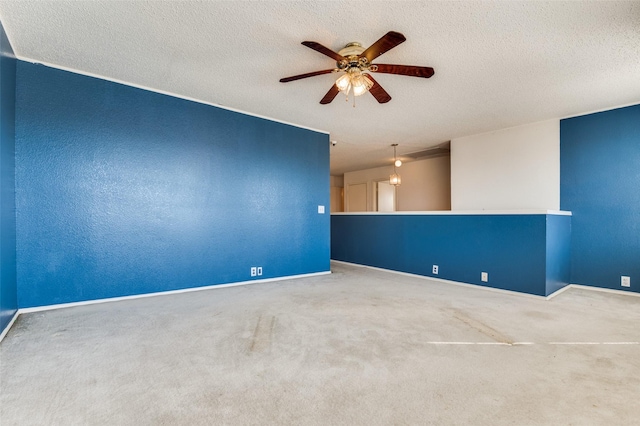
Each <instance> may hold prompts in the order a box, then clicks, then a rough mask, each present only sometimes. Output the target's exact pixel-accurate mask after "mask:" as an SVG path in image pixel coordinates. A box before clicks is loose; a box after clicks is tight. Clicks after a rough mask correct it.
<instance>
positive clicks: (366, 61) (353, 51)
mask: <svg viewBox="0 0 640 426" xmlns="http://www.w3.org/2000/svg"><path fill="white" fill-rule="evenodd" d="M405 40H406V38H405V37H404V35H402V34H400V33H398V32H395V31H389V32H388V33H386V34H385V35H384V36H382V37H381V38H380V39H379V40H378V41H376V42H375V43H373V44H372V45H371V46H369V47H368V48H367V49H365V48H363V47H362V45H360V43H349V44H347V45H346V46H345V47H344V48H343V49H341V50H340V51H339V52H337V53H336V52H334V51H333V50H331V49H329V48H328V47H325V46H323V45H321V44H320V43H317V42H315V41H303V42H302V44H303V45H305V46H307V47H309V48H311V49H313V50H315V51H317V52H320V53H322V54H323V55H326V56H328V57H330V58H332V59H335V60H336V61H337V63H336V65H337V66H336V68H332V69H327V70H322V71H314V72H309V73H306V74H299V75H294V76H291V77H285V78H281V79H280V82H281V83H288V82H290V81H294V80H300V79H302V78H307V77H315V76H316V75H322V74H329V73H333V72H344V74H343V75H342V76H340V77H339V78H338V80H337V81H336V83H335V84H334V85H333V86H331V89H329V91H328V92H327V94H326V95H324V97H323V98H322V100H321V101H320V103H321V104H323V105H324V104H328V103H331V101H333V100H334V99H335V97H336V96H337V95H338V93H339V92H343V93H345V95H347V100H349V93H350V92H353V95H354V96H360V95H362V94H364V93H366V92H370V93H371V94H372V95H373V97H374V98H376V100H377V101H378V102H379V103H381V104H384V103H386V102H389V101H390V100H391V96H389V94H388V93H387V92H386V91H385V90H384V89H383V88H382V86H380V84H378V82H377V81H376V80H375V79H374V78H373V77H372V76H371V74H370V73H376V72H378V73H385V74H400V75H408V76H411V77H423V78H429V77H431V76H432V75H433V68H431V67H417V66H412V65H388V64H372V63H371V62H372V61H373V60H374V59H376V58H377V57H378V56H380V55H382V54H383V53H385V52H387V51H389V50H391V49H393V48H394V47H396V46H397V45H399V44H400V43H402V42H404V41H405ZM354 106H355V104H354Z"/></svg>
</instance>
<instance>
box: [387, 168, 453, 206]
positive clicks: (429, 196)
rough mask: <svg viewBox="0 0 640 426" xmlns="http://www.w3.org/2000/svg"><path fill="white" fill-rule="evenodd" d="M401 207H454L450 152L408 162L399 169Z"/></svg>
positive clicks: (399, 200)
mask: <svg viewBox="0 0 640 426" xmlns="http://www.w3.org/2000/svg"><path fill="white" fill-rule="evenodd" d="M398 172H399V174H400V176H402V184H401V185H400V186H399V187H398V210H399V211H421V210H451V161H450V158H449V156H448V155H446V156H442V157H435V158H429V159H425V160H419V161H412V162H410V163H404V164H403V165H402V167H400V168H399V169H398Z"/></svg>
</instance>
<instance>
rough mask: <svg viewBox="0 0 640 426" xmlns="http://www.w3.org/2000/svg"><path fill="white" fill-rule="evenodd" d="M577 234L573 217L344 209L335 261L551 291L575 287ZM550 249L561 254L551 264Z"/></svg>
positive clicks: (335, 223) (334, 242)
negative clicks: (572, 262) (571, 283)
mask: <svg viewBox="0 0 640 426" xmlns="http://www.w3.org/2000/svg"><path fill="white" fill-rule="evenodd" d="M547 221H550V222H551V227H549V228H548V226H547ZM570 232H571V217H570V216H563V217H560V218H555V217H550V215H544V214H539V215H490V214H487V215H448V214H447V215H419V214H418V215H413V214H409V215H403V214H393V215H384V214H375V215H358V214H347V215H340V214H337V215H332V216H331V258H332V259H335V260H341V261H345V262H351V263H357V264H361V265H368V266H375V267H379V268H384V269H390V270H394V271H401V272H407V273H412V274H417V275H423V276H427V277H436V278H442V279H447V280H452V281H458V282H463V283H469V284H477V285H484V286H489V287H494V288H499V289H504V290H512V291H519V292H524V293H530V294H535V295H540V296H547V295H549V294H550V293H552V292H553V291H555V290H557V289H558V288H560V287H562V286H564V285H566V284H568V271H569V266H568V260H569V259H568V246H569V237H570ZM548 233H549V234H552V241H549V237H548V236H547V235H548ZM548 250H550V254H551V255H553V256H556V257H555V258H554V259H553V260H551V261H549V260H547V251H548ZM433 265H438V267H439V273H438V274H437V275H434V274H433V273H432V266H433ZM547 267H551V269H552V270H550V271H549V272H550V274H549V275H547ZM481 272H487V273H488V274H489V281H488V283H484V282H482V281H481Z"/></svg>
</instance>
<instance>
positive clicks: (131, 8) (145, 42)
mask: <svg viewBox="0 0 640 426" xmlns="http://www.w3.org/2000/svg"><path fill="white" fill-rule="evenodd" d="M0 19H1V20H2V23H3V24H4V26H5V29H6V32H7V34H8V37H9V39H10V41H11V43H12V45H13V48H14V51H15V53H16V55H17V56H18V58H20V59H23V60H28V61H33V62H42V63H45V64H50V65H53V66H58V67H62V68H67V69H71V70H77V71H79V72H82V73H89V74H93V75H97V76H102V77H104V78H107V79H111V80H116V81H121V82H125V83H128V84H132V85H136V86H143V87H147V88H150V89H152V90H158V91H162V92H168V93H173V94H176V95H178V96H183V97H188V98H193V99H197V100H201V101H204V102H207V103H211V104H215V105H220V106H224V107H229V108H233V109H238V110H242V111H246V112H249V113H252V114H257V115H262V116H265V117H270V118H274V119H277V120H282V121H286V122H289V123H294V124H298V125H302V126H306V127H311V128H314V129H320V130H324V131H328V132H330V133H331V139H333V140H337V141H338V144H337V145H336V146H335V147H332V148H331V172H332V174H341V173H343V172H345V171H350V170H358V169H362V168H367V167H372V166H377V165H380V164H383V163H385V162H387V161H389V159H390V158H391V157H392V152H393V151H392V149H391V148H390V144H391V143H398V144H399V146H398V152H399V154H406V153H410V152H415V151H421V150H424V149H425V148H428V147H430V146H433V145H438V144H441V143H443V142H446V141H448V140H450V139H452V138H456V137H461V136H466V135H471V134H477V133H482V132H487V131H491V130H497V129H502V128H506V127H511V126H516V125H520V124H525V123H531V122H535V121H540V120H547V119H551V118H561V117H567V116H571V115H577V114H581V113H585V112H591V111H595V110H601V109H607V108H611V107H616V106H621V105H628V104H632V103H638V102H640V2H638V1H632V2H612V1H603V2H591V1H589V2H581V1H571V2H555V1H554V2H539V1H525V2H515V1H513V2H502V1H500V2H498V1H482V2H466V1H462V2H428V1H418V2H408V1H400V2H392V1H386V2H370V1H367V2H357V1H344V2H328V1H318V0H316V1H300V2H285V1H277V2H274V1H260V2H258V1H252V2H245V1H233V2H225V1H208V2H177V1H175V2H168V1H165V2H160V1H149V2H139V1H128V2H112V1H84V2H77V1H73V2H64V1H54V2H48V1H35V2H30V1H19V2H18V1H6V0H3V1H2V2H0ZM390 30H394V31H398V32H401V33H403V34H404V35H405V36H406V38H407V41H406V42H405V43H403V44H401V45H400V46H398V47H396V48H395V49H393V50H391V51H389V52H387V53H385V54H384V55H383V56H381V57H380V58H379V59H378V60H377V62H380V63H389V64H394V63H396V64H407V65H423V66H431V67H433V68H434V69H435V75H434V76H433V77H432V78H430V79H421V78H414V77H405V76H398V75H391V74H378V75H376V79H377V81H378V82H379V83H380V84H381V85H382V86H383V87H384V88H385V89H386V90H387V91H388V92H389V94H390V95H391V96H392V97H393V99H392V100H391V102H389V103H387V104H383V105H380V104H378V103H377V102H376V101H375V99H374V98H373V97H372V96H370V95H368V94H367V95H365V96H362V97H359V98H357V103H356V105H357V106H356V108H353V107H352V106H351V103H347V102H345V101H344V97H343V96H342V95H339V96H338V97H337V98H336V99H335V100H334V101H333V103H331V104H329V105H320V104H319V103H318V102H319V101H320V99H321V98H322V96H324V94H325V93H326V92H327V90H328V89H329V87H330V85H331V84H332V83H333V81H334V80H335V78H336V77H335V75H333V74H328V75H322V76H317V77H313V78H309V79H304V80H299V81H295V82H291V83H286V84H283V83H279V82H278V80H279V79H280V78H281V77H285V76H290V75H294V74H301V73H305V72H309V71H315V70H322V69H327V68H332V67H333V66H334V64H335V63H334V62H333V61H332V60H331V59H329V58H327V57H325V56H323V55H321V54H319V53H317V52H315V51H313V50H311V49H309V48H307V47H304V46H302V45H301V44H300V43H301V42H302V41H304V40H312V41H317V42H319V43H321V44H323V45H325V46H327V47H329V48H331V49H333V50H336V51H337V50H339V49H340V48H342V47H343V46H344V45H345V44H346V43H348V42H352V41H358V42H360V43H362V44H363V45H364V46H368V45H370V44H371V43H373V42H374V41H376V40H377V39H378V38H380V37H381V36H382V35H383V34H385V33H386V32H387V31H390ZM374 62H376V61H374Z"/></svg>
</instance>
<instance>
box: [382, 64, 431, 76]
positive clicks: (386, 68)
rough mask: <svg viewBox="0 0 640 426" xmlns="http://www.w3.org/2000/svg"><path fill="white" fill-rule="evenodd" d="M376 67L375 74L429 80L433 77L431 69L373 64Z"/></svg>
mask: <svg viewBox="0 0 640 426" xmlns="http://www.w3.org/2000/svg"><path fill="white" fill-rule="evenodd" d="M375 65H376V66H377V67H378V70H377V71H376V72H382V73H386V74H400V75H408V76H411V77H423V78H429V77H431V76H432V75H433V73H434V71H433V68H431V67H416V66H413V65H388V64H375Z"/></svg>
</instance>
